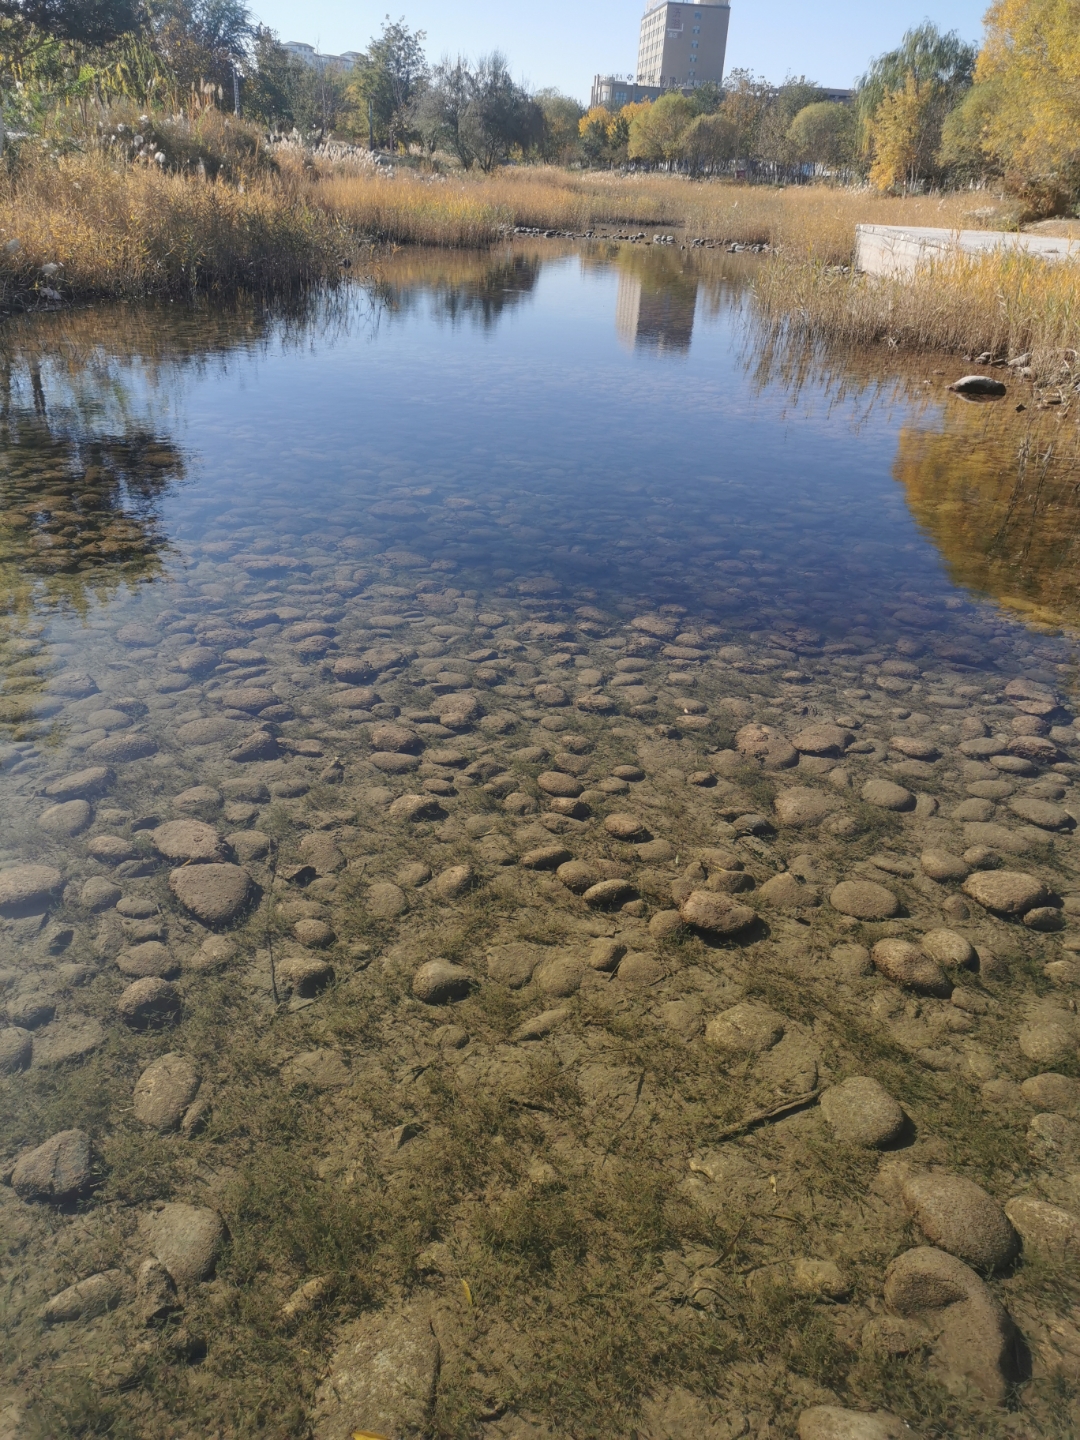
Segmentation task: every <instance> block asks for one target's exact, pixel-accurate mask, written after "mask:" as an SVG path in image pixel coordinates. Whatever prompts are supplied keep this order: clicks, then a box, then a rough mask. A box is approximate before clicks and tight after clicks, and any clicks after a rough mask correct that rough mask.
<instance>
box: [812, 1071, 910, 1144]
mask: <svg viewBox="0 0 1080 1440" xmlns="http://www.w3.org/2000/svg"><path fill="white" fill-rule="evenodd" d="M818 1103H819V1104H820V1106H821V1113H822V1114H823V1115H824V1116H825V1119H826V1120H827V1121H828V1122H829V1125H830V1126H831V1127H832V1130H833V1133H834V1134H835V1136H836V1138H837V1139H838V1140H841V1141H843V1143H844V1144H846V1145H864V1146H866V1147H867V1148H868V1149H880V1148H881V1147H882V1146H883V1145H890V1144H892V1142H893V1141H894V1140H896V1139H898V1138H899V1137H900V1135H902V1134H903V1131H904V1127H905V1125H906V1124H907V1116H906V1115H905V1114H904V1112H903V1110H902V1109H901V1108H900V1105H899V1104H898V1103H897V1102H896V1101H895V1100H894V1099H893V1097H892V1096H891V1095H890V1094H889V1092H888V1091H887V1090H886V1089H885V1088H884V1087H883V1086H881V1085H879V1084H878V1082H877V1081H876V1080H874V1079H872V1078H871V1077H870V1076H869V1075H849V1076H848V1078H847V1079H846V1080H842V1081H841V1082H840V1084H839V1085H833V1086H832V1087H831V1088H830V1089H828V1090H826V1091H825V1093H824V1094H823V1095H822V1097H821V1099H820V1101H819V1102H818Z"/></svg>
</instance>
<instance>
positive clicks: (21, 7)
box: [0, 0, 146, 45]
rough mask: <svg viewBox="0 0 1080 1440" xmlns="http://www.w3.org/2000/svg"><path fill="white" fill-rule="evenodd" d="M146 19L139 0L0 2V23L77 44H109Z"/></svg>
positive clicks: (10, 0)
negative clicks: (25, 28) (11, 23)
mask: <svg viewBox="0 0 1080 1440" xmlns="http://www.w3.org/2000/svg"><path fill="white" fill-rule="evenodd" d="M145 19H146V15H145V11H144V9H143V6H142V3H141V0H0V20H7V21H10V22H13V23H14V24H16V25H19V26H25V27H28V28H29V27H31V26H32V27H33V28H34V29H35V30H37V31H38V32H40V34H42V35H48V36H51V37H52V38H53V39H55V40H70V41H73V42H74V43H75V44H77V45H108V44H109V43H110V42H111V41H113V40H116V39H118V38H119V36H121V35H127V34H130V33H132V32H134V31H137V30H139V29H141V28H142V26H143V24H144V22H145Z"/></svg>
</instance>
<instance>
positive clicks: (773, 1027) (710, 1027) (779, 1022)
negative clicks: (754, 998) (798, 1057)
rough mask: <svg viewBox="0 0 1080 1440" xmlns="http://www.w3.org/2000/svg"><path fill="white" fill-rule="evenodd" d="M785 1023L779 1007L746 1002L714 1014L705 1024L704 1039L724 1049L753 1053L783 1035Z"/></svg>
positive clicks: (767, 1047) (771, 1044)
mask: <svg viewBox="0 0 1080 1440" xmlns="http://www.w3.org/2000/svg"><path fill="white" fill-rule="evenodd" d="M786 1025H787V1019H786V1017H785V1016H783V1015H781V1014H779V1013H778V1012H777V1011H776V1010H770V1009H769V1007H768V1006H767V1005H754V1004H752V1003H750V1002H746V1003H744V1004H742V1005H733V1006H732V1007H731V1009H730V1010H723V1011H721V1013H720V1014H719V1015H714V1016H713V1018H712V1019H711V1020H710V1021H709V1023H708V1024H707V1025H706V1026H705V1039H706V1040H707V1041H708V1043H709V1044H710V1045H715V1046H716V1047H717V1048H718V1049H721V1050H741V1051H743V1052H745V1053H747V1054H753V1053H755V1052H757V1051H760V1050H771V1049H772V1047H773V1046H774V1045H775V1044H777V1042H778V1041H779V1040H781V1039H782V1038H783V1034H784V1029H785V1027H786Z"/></svg>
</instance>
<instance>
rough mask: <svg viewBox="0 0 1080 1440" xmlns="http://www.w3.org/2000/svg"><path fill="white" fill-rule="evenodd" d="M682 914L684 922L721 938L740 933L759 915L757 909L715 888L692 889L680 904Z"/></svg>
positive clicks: (704, 932) (706, 933)
mask: <svg viewBox="0 0 1080 1440" xmlns="http://www.w3.org/2000/svg"><path fill="white" fill-rule="evenodd" d="M679 914H680V916H681V917H682V919H683V922H684V923H685V924H687V925H692V926H693V927H694V929H695V930H700V931H701V932H702V933H703V934H705V935H711V936H716V937H718V938H720V939H726V938H727V937H728V936H731V935H738V934H739V933H740V932H741V931H743V930H746V929H747V928H748V927H749V926H751V925H752V924H753V923H754V921H755V920H756V919H757V911H755V910H751V908H750V906H749V905H740V904H739V903H738V901H736V900H732V898H731V897H730V895H726V894H724V893H722V892H716V891H712V890H692V891H691V892H690V894H689V895H687V897H686V899H685V900H683V901H682V903H681V904H680V905H679Z"/></svg>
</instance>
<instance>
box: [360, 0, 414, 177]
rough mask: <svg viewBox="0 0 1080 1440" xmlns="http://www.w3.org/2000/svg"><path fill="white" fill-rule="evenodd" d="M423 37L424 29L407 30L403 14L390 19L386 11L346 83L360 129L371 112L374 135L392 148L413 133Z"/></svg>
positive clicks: (363, 126)
mask: <svg viewBox="0 0 1080 1440" xmlns="http://www.w3.org/2000/svg"><path fill="white" fill-rule="evenodd" d="M426 38H427V37H426V34H425V32H424V31H423V30H410V29H409V27H408V26H407V25H406V24H405V21H404V18H402V19H401V20H393V21H392V20H391V19H390V17H389V15H388V16H387V17H386V19H385V21H384V22H383V28H382V33H381V34H380V35H379V36H378V38H377V39H375V40H372V42H371V44H370V45H369V46H368V48H367V53H366V54H365V55H364V57H363V58H362V59H361V60H360V61H358V62H357V65H356V69H355V70H354V72H353V75H352V77H351V80H350V83H349V95H350V97H351V99H352V101H353V103H354V104H355V106H356V108H357V110H358V111H359V123H360V127H361V129H364V128H365V127H366V124H367V117H368V115H369V114H370V116H371V120H372V124H373V127H374V132H375V139H376V140H377V141H379V142H381V143H382V144H385V145H388V146H389V148H390V149H391V150H393V149H394V148H395V147H396V146H397V143H398V142H399V141H402V140H407V139H408V138H409V137H410V135H411V134H414V133H415V129H414V125H413V120H414V116H415V112H416V108H417V105H418V102H419V98H420V94H421V92H422V90H423V89H424V87H425V85H426V84H427V81H428V64H427V59H426V57H425V55H424V40H425V39H426Z"/></svg>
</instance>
